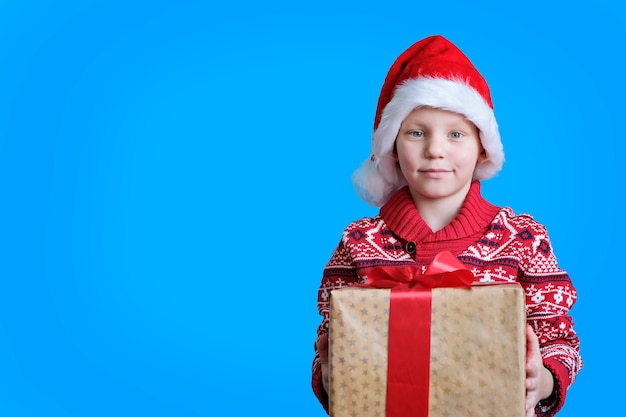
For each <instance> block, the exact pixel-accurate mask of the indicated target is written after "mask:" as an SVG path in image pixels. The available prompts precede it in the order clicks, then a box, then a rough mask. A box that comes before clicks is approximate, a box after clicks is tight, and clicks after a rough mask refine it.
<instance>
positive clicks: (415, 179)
mask: <svg viewBox="0 0 626 417" xmlns="http://www.w3.org/2000/svg"><path fill="white" fill-rule="evenodd" d="M396 159H397V161H398V163H399V166H400V170H401V171H402V174H403V175H404V178H406V180H407V182H408V184H409V188H410V189H411V195H412V196H413V199H414V201H416V202H417V201H418V200H422V201H426V200H429V201H432V200H438V199H450V198H451V199H453V200H454V201H457V202H459V204H460V203H461V202H462V201H463V200H464V199H465V196H466V194H467V191H468V190H469V187H470V184H471V182H472V176H473V174H474V168H476V164H477V163H479V162H481V161H482V160H484V159H485V153H484V150H483V148H482V145H481V142H480V137H479V136H478V128H476V126H475V125H474V124H473V123H472V122H470V121H468V120H467V119H466V118H465V117H464V116H463V115H460V114H458V113H453V112H449V111H446V110H441V109H435V108H431V107H419V108H417V109H415V110H413V111H412V112H411V113H410V114H409V115H408V116H407V117H406V119H404V121H403V122H402V124H401V125H400V130H399V132H398V137H397V138H396Z"/></svg>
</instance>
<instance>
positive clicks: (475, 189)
mask: <svg viewBox="0 0 626 417" xmlns="http://www.w3.org/2000/svg"><path fill="white" fill-rule="evenodd" d="M499 210H500V208H499V207H496V206H494V205H492V204H491V203H489V202H488V201H487V200H485V199H484V198H483V197H482V195H481V194H480V182H479V181H474V182H473V183H472V185H471V186H470V189H469V191H468V193H467V197H465V202H464V203H463V206H462V207H461V210H459V213H458V214H457V216H456V217H455V218H454V220H452V222H450V223H449V224H448V225H446V226H445V227H444V228H443V229H441V230H438V231H436V232H434V233H433V231H432V230H431V229H430V227H429V226H428V225H427V224H426V222H425V221H424V220H423V219H422V217H421V216H420V215H419V213H418V212H417V209H416V208H415V204H414V203H413V199H412V198H411V193H410V191H409V187H408V186H405V187H403V188H401V189H400V190H398V191H397V192H396V193H395V194H394V195H392V196H391V198H390V199H389V200H388V201H387V203H385V205H383V206H382V207H381V209H380V216H381V217H382V218H383V220H384V221H385V223H386V224H387V226H389V228H390V229H391V230H392V231H393V233H395V234H396V235H397V236H398V237H400V238H401V239H404V240H406V241H414V242H422V241H433V240H453V239H459V238H463V237H466V236H470V235H473V234H475V233H477V232H479V231H481V230H484V229H485V227H486V226H487V225H488V224H489V223H491V221H492V219H493V218H494V217H495V215H496V214H497V213H498V211H499Z"/></svg>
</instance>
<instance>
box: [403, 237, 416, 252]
mask: <svg viewBox="0 0 626 417" xmlns="http://www.w3.org/2000/svg"><path fill="white" fill-rule="evenodd" d="M416 248H417V245H416V244H415V242H413V241H412V240H411V241H410V242H407V243H406V246H405V249H406V251H407V252H408V254H409V255H413V254H414V253H415V249H416Z"/></svg>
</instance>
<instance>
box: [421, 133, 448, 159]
mask: <svg viewBox="0 0 626 417" xmlns="http://www.w3.org/2000/svg"><path fill="white" fill-rule="evenodd" d="M447 143H448V141H447V139H446V138H445V137H442V136H441V135H432V136H431V137H429V138H428V140H427V141H426V146H425V147H424V156H425V157H426V158H428V159H437V158H441V157H443V156H444V155H445V154H446V145H447Z"/></svg>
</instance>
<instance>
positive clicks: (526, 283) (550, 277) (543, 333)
mask: <svg viewBox="0 0 626 417" xmlns="http://www.w3.org/2000/svg"><path fill="white" fill-rule="evenodd" d="M535 228H536V229H535V230H534V233H533V238H532V240H530V241H531V242H532V244H531V245H529V246H528V247H527V248H528V251H527V254H528V256H526V257H524V258H523V259H522V265H521V266H522V268H521V272H520V276H519V281H520V283H521V284H522V286H523V287H524V290H525V294H526V312H527V320H528V323H529V324H530V325H531V326H532V327H533V329H534V331H535V333H536V334H537V336H538V338H539V346H540V350H541V355H542V357H543V363H544V366H545V367H546V368H547V369H548V370H549V371H550V372H551V373H552V375H553V377H554V390H553V392H552V395H551V396H550V397H548V398H546V399H544V400H542V401H540V402H539V404H538V405H537V407H536V410H535V411H536V413H537V415H539V416H542V417H551V416H554V415H555V414H556V413H557V412H558V411H559V410H560V409H561V408H562V407H563V404H564V403H565V396H566V392H567V390H568V388H569V387H570V385H571V384H572V383H573V382H574V380H575V379H576V375H577V374H578V372H579V371H580V369H581V368H582V360H581V357H580V342H579V339H578V336H577V335H576V332H575V331H574V322H573V320H572V317H571V315H570V310H571V309H572V307H573V305H574V303H575V302H576V297H577V294H576V290H575V288H574V286H573V284H572V282H571V280H570V277H569V275H568V274H567V273H566V272H565V271H563V270H562V269H560V268H559V267H558V265H557V261H556V257H555V255H554V253H553V251H552V245H551V244H550V239H549V237H548V233H547V231H546V230H545V228H544V227H543V226H542V225H535Z"/></svg>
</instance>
